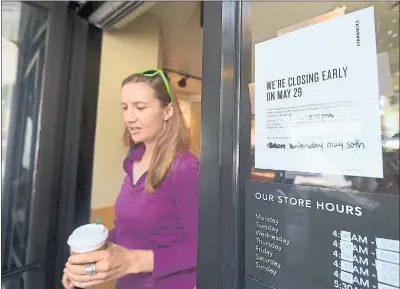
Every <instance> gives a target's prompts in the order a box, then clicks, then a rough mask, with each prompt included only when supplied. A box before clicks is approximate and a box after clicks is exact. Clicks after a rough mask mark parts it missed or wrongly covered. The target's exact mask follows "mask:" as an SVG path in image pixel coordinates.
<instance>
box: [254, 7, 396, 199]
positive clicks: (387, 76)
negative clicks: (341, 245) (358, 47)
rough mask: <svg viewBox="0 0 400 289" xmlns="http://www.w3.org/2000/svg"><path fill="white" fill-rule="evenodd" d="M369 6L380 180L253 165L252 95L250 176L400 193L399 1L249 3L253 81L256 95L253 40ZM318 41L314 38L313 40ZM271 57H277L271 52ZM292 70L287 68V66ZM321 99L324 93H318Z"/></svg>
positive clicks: (270, 180)
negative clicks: (376, 85) (375, 74)
mask: <svg viewBox="0 0 400 289" xmlns="http://www.w3.org/2000/svg"><path fill="white" fill-rule="evenodd" d="M370 6H373V7H374V11H375V24H376V27H375V28H376V43H377V62H378V70H379V87H380V98H379V99H377V102H379V105H380V120H381V138H382V151H383V172H384V178H383V179H380V178H367V177H358V176H351V175H350V176H348V175H325V174H321V173H320V172H316V173H305V172H294V171H277V170H273V169H270V170H268V169H256V168H255V162H254V144H255V140H254V139H255V134H254V126H255V119H254V99H253V98H252V109H253V117H252V139H251V152H252V159H253V162H252V179H253V180H259V181H266V182H279V183H288V184H292V183H296V184H304V185H310V186H318V187H321V186H322V187H333V188H338V187H340V188H342V189H349V190H352V191H354V190H355V191H364V192H377V191H378V190H379V192H381V193H382V192H384V193H389V194H398V192H399V23H398V22H399V5H398V3H397V4H395V3H394V2H383V1H382V2H340V3H338V2H298V3H296V2H252V44H253V45H252V75H251V78H252V84H250V86H249V87H250V94H251V95H252V97H254V74H255V71H254V64H255V59H254V56H255V50H254V49H255V44H256V43H260V42H264V41H267V40H271V39H273V38H276V37H284V36H283V35H284V34H286V33H290V32H291V31H294V30H297V29H302V28H304V27H307V26H309V25H313V24H315V23H318V22H322V21H328V19H331V18H335V17H340V16H341V15H345V14H348V13H352V12H355V11H358V10H360V9H363V8H367V7H370ZM315 41H318V39H315ZM292 49H293V50H295V49H296V46H295V45H294V46H293V47H292ZM271 57H279V55H274V56H271ZM288 69H290V68H288ZM321 97H323V95H321Z"/></svg>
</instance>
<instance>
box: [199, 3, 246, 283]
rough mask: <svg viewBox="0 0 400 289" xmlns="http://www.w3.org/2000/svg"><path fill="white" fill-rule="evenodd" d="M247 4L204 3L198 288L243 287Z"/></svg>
mask: <svg viewBox="0 0 400 289" xmlns="http://www.w3.org/2000/svg"><path fill="white" fill-rule="evenodd" d="M250 5H251V3H250V2H245V1H238V2H204V27H203V77H202V78H203V83H202V120H201V121H202V123H201V126H202V130H201V159H200V187H199V194H200V200H199V242H198V270H197V288H198V289H209V288H213V289H242V288H244V188H245V181H246V180H248V179H249V178H250V128H251V109H250V97H249V90H248V84H249V83H250V72H251V70H250V65H251V19H250V12H251V6H250ZM239 164H240V166H239Z"/></svg>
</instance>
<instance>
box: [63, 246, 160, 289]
mask: <svg viewBox="0 0 400 289" xmlns="http://www.w3.org/2000/svg"><path fill="white" fill-rule="evenodd" d="M87 264H94V266H95V269H96V274H93V275H89V274H87V273H86V265H87ZM153 264H154V254H153V252H152V251H150V250H129V249H126V248H124V247H121V246H118V245H115V244H111V245H110V246H109V247H108V248H107V250H103V251H95V252H89V253H84V254H78V255H72V256H71V257H70V258H69V259H68V262H67V264H66V266H65V270H64V272H65V274H66V277H67V278H68V279H69V280H70V281H71V284H72V285H73V286H75V287H80V288H87V287H89V286H93V285H96V284H100V283H104V282H107V281H110V280H113V279H117V278H121V277H123V276H125V275H128V274H134V273H139V272H152V271H153V266H154V265H153ZM63 284H64V283H63Z"/></svg>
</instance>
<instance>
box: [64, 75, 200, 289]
mask: <svg viewBox="0 0 400 289" xmlns="http://www.w3.org/2000/svg"><path fill="white" fill-rule="evenodd" d="M121 105H122V110H123V118H124V122H125V126H126V129H125V133H124V141H125V143H126V144H127V145H129V147H130V148H131V149H130V151H129V153H128V156H127V157H126V159H125V160H124V162H123V168H124V170H125V172H126V178H125V180H124V182H123V185H122V188H121V192H120V194H119V196H118V198H117V201H116V203H115V217H116V220H115V227H114V229H113V230H112V231H111V232H110V242H111V243H110V246H109V248H108V249H107V250H104V251H97V252H91V253H85V254H80V255H74V256H71V257H70V258H69V260H68V262H67V264H66V267H65V270H64V272H65V273H64V277H63V281H62V282H63V285H64V287H65V288H73V287H74V286H75V287H81V288H87V287H89V286H92V285H96V284H99V283H103V282H106V281H109V280H112V279H117V288H118V289H152V288H153V289H193V288H194V287H195V285H196V262H197V227H198V226H197V212H198V172H199V165H198V160H197V158H196V157H195V156H194V155H193V154H192V153H191V152H189V145H190V139H189V132H188V129H187V127H186V125H185V121H184V118H183V115H182V111H181V109H180V107H179V103H178V100H177V99H176V98H174V96H173V95H172V93H171V89H170V87H169V84H168V81H167V79H166V77H165V75H164V73H163V72H162V71H161V70H150V71H145V72H143V73H136V74H133V75H131V76H129V77H127V78H126V79H125V80H124V81H123V82H122V89H121Z"/></svg>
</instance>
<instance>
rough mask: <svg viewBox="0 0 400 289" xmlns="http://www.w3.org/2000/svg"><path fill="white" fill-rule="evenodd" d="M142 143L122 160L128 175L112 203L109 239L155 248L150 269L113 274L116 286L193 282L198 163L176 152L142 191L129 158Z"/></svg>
mask: <svg viewBox="0 0 400 289" xmlns="http://www.w3.org/2000/svg"><path fill="white" fill-rule="evenodd" d="M143 153H144V146H138V147H136V148H135V149H134V150H131V151H130V153H129V154H128V156H127V157H126V159H125V160H124V163H123V167H124V170H125V171H126V173H127V175H126V177H125V180H124V182H123V185H122V188H121V192H120V193H119V196H118V198H117V201H116V203H115V227H114V229H113V230H111V232H110V240H111V241H112V242H114V243H116V244H118V245H120V246H123V247H125V248H128V249H147V250H153V252H154V270H153V272H152V273H139V274H131V275H127V276H125V277H122V278H120V279H119V280H117V288H118V289H193V288H194V287H195V285H196V264H197V227H198V226H197V220H198V182H199V163H198V160H197V158H196V157H195V156H194V155H193V154H192V153H190V152H183V153H181V154H179V155H178V156H177V157H175V159H174V161H173V163H172V166H171V169H170V172H169V174H168V176H167V177H166V179H165V180H164V181H163V182H162V183H161V185H160V186H159V187H158V188H157V189H156V190H155V192H154V193H152V194H148V193H146V192H145V190H144V187H145V180H146V175H147V173H145V174H144V175H143V176H142V177H140V179H139V180H138V181H137V183H136V185H133V182H132V174H133V171H132V169H133V162H134V161H140V160H141V158H142V156H143Z"/></svg>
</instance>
